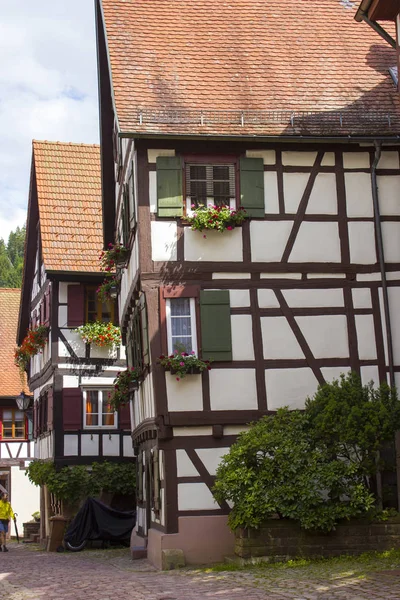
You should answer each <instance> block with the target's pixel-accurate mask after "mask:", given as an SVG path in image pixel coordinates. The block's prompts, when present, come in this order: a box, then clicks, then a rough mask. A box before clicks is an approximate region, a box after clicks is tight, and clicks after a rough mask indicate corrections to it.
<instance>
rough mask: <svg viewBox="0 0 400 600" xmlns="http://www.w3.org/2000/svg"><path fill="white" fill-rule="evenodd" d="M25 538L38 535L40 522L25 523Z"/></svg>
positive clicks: (28, 538)
mask: <svg viewBox="0 0 400 600" xmlns="http://www.w3.org/2000/svg"><path fill="white" fill-rule="evenodd" d="M23 526H24V540H30V539H31V535H38V534H39V529H40V523H39V522H36V521H35V522H32V523H24V524H23Z"/></svg>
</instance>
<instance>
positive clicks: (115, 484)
mask: <svg viewBox="0 0 400 600" xmlns="http://www.w3.org/2000/svg"><path fill="white" fill-rule="evenodd" d="M91 478H92V480H93V481H94V482H95V485H96V486H98V489H99V492H100V491H102V490H103V491H104V492H114V493H115V494H126V495H131V494H134V493H135V490H136V467H135V464H134V463H110V462H107V461H104V462H101V463H96V462H95V463H93V464H92V471H91Z"/></svg>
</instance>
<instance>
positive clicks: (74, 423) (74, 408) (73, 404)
mask: <svg viewBox="0 0 400 600" xmlns="http://www.w3.org/2000/svg"><path fill="white" fill-rule="evenodd" d="M62 399H63V422H64V430H66V431H69V430H71V429H73V430H76V429H82V412H83V395H82V390H81V389H80V388H64V389H63V392H62Z"/></svg>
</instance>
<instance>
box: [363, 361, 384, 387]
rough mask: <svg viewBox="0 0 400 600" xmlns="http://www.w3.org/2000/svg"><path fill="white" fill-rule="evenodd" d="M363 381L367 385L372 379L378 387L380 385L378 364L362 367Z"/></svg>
mask: <svg viewBox="0 0 400 600" xmlns="http://www.w3.org/2000/svg"><path fill="white" fill-rule="evenodd" d="M360 371H361V383H362V384H363V385H367V384H368V383H369V382H370V381H372V382H373V383H374V385H375V386H376V387H378V386H379V384H380V381H379V370H378V367H377V366H373V365H372V366H366V367H361V369H360Z"/></svg>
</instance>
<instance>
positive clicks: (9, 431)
mask: <svg viewBox="0 0 400 600" xmlns="http://www.w3.org/2000/svg"><path fill="white" fill-rule="evenodd" d="M1 434H2V438H3V439H25V436H26V430H25V415H24V413H23V412H22V411H21V410H14V409H13V408H7V409H4V410H3V421H2V428H1Z"/></svg>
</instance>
